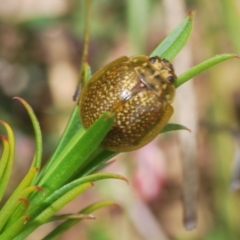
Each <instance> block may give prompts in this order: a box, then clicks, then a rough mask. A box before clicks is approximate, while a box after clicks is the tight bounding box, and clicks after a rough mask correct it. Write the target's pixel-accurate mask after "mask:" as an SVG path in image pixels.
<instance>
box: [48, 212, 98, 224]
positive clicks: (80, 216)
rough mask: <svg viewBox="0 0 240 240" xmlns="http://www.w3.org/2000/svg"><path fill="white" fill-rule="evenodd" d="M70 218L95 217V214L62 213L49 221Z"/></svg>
mask: <svg viewBox="0 0 240 240" xmlns="http://www.w3.org/2000/svg"><path fill="white" fill-rule="evenodd" d="M70 219H77V220H83V219H95V217H94V216H93V215H90V214H81V213H79V214H62V215H55V216H53V217H51V218H50V219H49V220H48V221H47V222H55V221H63V220H70Z"/></svg>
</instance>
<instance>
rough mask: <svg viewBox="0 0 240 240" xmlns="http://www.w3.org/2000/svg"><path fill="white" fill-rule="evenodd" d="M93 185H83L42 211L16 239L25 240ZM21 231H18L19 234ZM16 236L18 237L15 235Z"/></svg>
mask: <svg viewBox="0 0 240 240" xmlns="http://www.w3.org/2000/svg"><path fill="white" fill-rule="evenodd" d="M91 186H92V184H91V183H85V184H81V185H80V186H77V187H75V188H73V189H72V190H70V191H69V192H67V193H66V194H65V195H63V196H61V197H60V198H58V199H57V200H56V201H55V202H52V203H51V205H50V207H48V208H46V209H45V210H44V211H42V212H41V213H40V214H39V215H38V216H37V217H36V218H35V219H34V220H32V221H30V222H29V223H28V224H27V225H26V226H25V228H24V229H23V231H22V232H21V233H20V234H19V235H18V236H17V237H15V238H14V239H15V240H22V239H25V238H26V237H27V236H28V235H29V234H30V233H31V232H33V231H34V230H35V229H36V228H37V227H39V226H40V225H42V224H44V223H45V222H47V220H48V219H49V218H50V217H51V216H53V214H55V213H56V212H57V211H58V210H59V209H61V208H62V207H63V206H65V205H66V204H67V203H68V202H70V201H71V200H72V199H73V198H75V197H76V196H78V195H79V194H80V193H82V192H83V191H85V190H86V189H88V188H89V187H91ZM20 231H21V229H19V230H18V232H17V233H19V232H20ZM15 236H16V235H15Z"/></svg>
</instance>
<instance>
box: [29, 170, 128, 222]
mask: <svg viewBox="0 0 240 240" xmlns="http://www.w3.org/2000/svg"><path fill="white" fill-rule="evenodd" d="M109 178H111V179H119V180H124V181H126V182H128V181H127V179H126V178H125V177H123V176H121V175H119V174H114V173H96V174H92V175H88V176H85V177H82V178H79V179H77V180H75V181H72V182H70V183H68V184H66V185H65V186H63V187H61V188H60V189H58V190H56V191H54V192H53V193H52V194H51V195H50V196H49V197H48V198H46V199H45V200H44V201H43V202H42V203H41V204H40V205H38V207H36V206H34V205H33V206H32V207H30V208H29V209H28V212H27V215H29V217H30V218H31V219H34V218H35V217H36V216H37V215H39V214H40V212H42V211H43V210H44V209H46V208H48V207H49V206H50V205H51V204H52V203H53V202H55V201H57V199H59V198H61V197H62V196H63V195H66V194H67V193H68V192H70V191H71V190H72V189H74V188H76V187H78V186H79V185H81V184H85V183H88V182H95V181H99V180H103V179H109ZM37 198H39V196H37Z"/></svg>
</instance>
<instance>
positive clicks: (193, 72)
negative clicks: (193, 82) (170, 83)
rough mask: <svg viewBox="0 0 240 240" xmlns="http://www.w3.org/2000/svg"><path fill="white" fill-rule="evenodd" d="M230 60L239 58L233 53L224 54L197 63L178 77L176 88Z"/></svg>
mask: <svg viewBox="0 0 240 240" xmlns="http://www.w3.org/2000/svg"><path fill="white" fill-rule="evenodd" d="M231 58H239V56H238V55H236V54H233V53H225V54H221V55H216V56H214V57H212V58H210V59H208V60H206V61H204V62H201V63H199V64H198V65H196V66H194V67H192V68H190V69H189V70H188V71H186V72H184V73H182V74H181V75H179V76H178V78H177V81H176V84H175V86H176V88H177V87H179V86H181V85H182V84H183V83H185V82H187V81H188V80H190V79H191V78H193V77H194V76H196V75H198V74H199V73H201V72H203V71H204V70H206V69H208V68H210V67H212V66H214V65H216V64H218V63H220V62H223V61H226V60H228V59H231Z"/></svg>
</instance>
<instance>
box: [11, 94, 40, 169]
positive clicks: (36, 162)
mask: <svg viewBox="0 0 240 240" xmlns="http://www.w3.org/2000/svg"><path fill="white" fill-rule="evenodd" d="M13 99H16V100H18V101H19V102H20V103H21V104H22V105H23V106H24V107H25V108H26V110H27V112H28V115H29V117H30V119H31V121H32V124H33V129H34V133H35V141H36V153H35V158H34V160H33V162H32V167H37V168H40V167H41V161H42V151H43V150H42V133H41V129H40V126H39V122H38V120H37V117H36V115H35V114H34V112H33V109H32V107H31V106H30V105H29V104H28V103H27V102H26V101H25V100H24V99H22V98H20V97H14V98H13Z"/></svg>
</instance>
